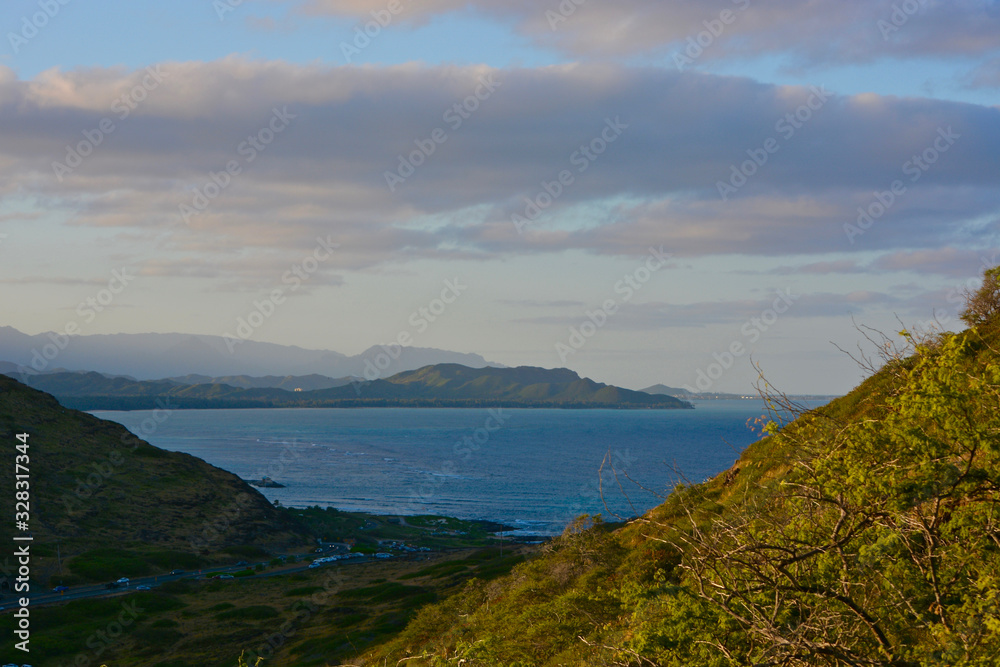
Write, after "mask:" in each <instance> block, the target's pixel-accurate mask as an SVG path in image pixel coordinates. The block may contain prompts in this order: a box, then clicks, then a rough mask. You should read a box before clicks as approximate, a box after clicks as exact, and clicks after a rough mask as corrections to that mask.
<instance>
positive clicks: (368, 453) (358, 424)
mask: <svg viewBox="0 0 1000 667" xmlns="http://www.w3.org/2000/svg"><path fill="white" fill-rule="evenodd" d="M765 413H766V407H765V405H764V403H763V402H762V401H753V400H732V401H705V402H701V403H698V404H697V406H696V409H695V410H556V409H552V410H550V409H516V410H512V409H506V408H504V409H493V410H485V409H483V410H480V409H446V408H443V409H421V408H367V409H336V408H334V409H322V408H317V409H259V410H173V411H169V412H164V411H155V412H154V411H133V412H115V411H94V412H93V413H92V414H94V415H95V416H97V417H100V418H102V419H108V420H111V421H116V422H118V423H120V424H123V425H124V426H125V427H126V428H128V429H129V430H131V431H132V432H133V433H135V434H137V435H139V436H140V437H142V438H143V439H145V440H147V441H148V442H150V443H152V444H153V445H156V446H157V447H160V448H163V449H167V450H171V451H178V452H186V453H188V454H193V455H194V456H197V457H199V458H201V459H203V460H205V461H207V462H208V463H211V464H212V465H215V466H218V467H219V468H222V469H224V470H228V471H230V472H232V473H235V474H236V475H239V476H240V477H242V478H244V479H260V478H262V477H264V476H268V477H270V478H272V479H273V480H274V481H276V482H279V483H281V484H284V485H285V488H262V489H260V491H261V493H263V494H264V495H265V496H266V497H267V498H268V499H270V500H272V501H274V500H278V501H280V502H281V504H283V505H286V506H292V507H306V506H312V505H319V506H320V507H328V506H332V507H336V508H338V509H342V510H349V511H365V512H371V513H376V514H406V515H412V514H440V515H447V516H454V517H458V518H462V519H488V520H491V521H498V522H502V523H505V524H507V525H510V526H512V527H514V528H516V529H517V532H519V533H521V534H525V535H527V534H532V535H553V534H558V533H560V532H562V530H563V528H564V527H565V526H566V524H567V523H569V522H570V521H571V520H572V519H573V518H574V517H576V516H578V515H580V514H602V515H603V516H604V517H605V518H606V519H611V520H613V519H615V518H625V517H632V516H635V515H637V514H639V513H641V512H643V511H645V510H647V509H650V508H651V507H654V506H655V505H657V504H659V503H660V502H661V500H662V498H661V497H662V496H663V495H666V494H667V493H669V491H670V489H671V488H672V487H673V486H674V485H675V484H676V483H677V482H678V481H684V482H691V483H694V482H700V481H703V480H705V479H708V478H709V477H712V476H714V475H716V474H718V473H719V472H721V471H722V470H725V469H726V468H728V467H729V466H730V465H732V464H733V462H734V461H735V460H736V458H737V457H738V456H739V453H740V452H741V451H742V450H743V449H744V448H745V447H746V446H747V445H749V444H750V443H751V442H753V441H754V440H756V439H757V433H755V432H754V431H753V430H752V429H751V428H750V427H749V426H748V420H753V419H754V418H755V417H758V416H760V415H762V414H765ZM602 461H603V463H604V470H603V472H602ZM612 468H613V470H614V471H616V472H617V473H618V474H617V479H616V476H615V474H614V472H613V471H612Z"/></svg>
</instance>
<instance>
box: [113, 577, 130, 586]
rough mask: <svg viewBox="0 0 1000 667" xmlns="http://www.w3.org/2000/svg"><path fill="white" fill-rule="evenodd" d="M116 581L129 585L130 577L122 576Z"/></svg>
mask: <svg viewBox="0 0 1000 667" xmlns="http://www.w3.org/2000/svg"><path fill="white" fill-rule="evenodd" d="M115 583H116V584H122V585H124V586H128V577H122V578H121V579H119V580H118V581H116V582H115Z"/></svg>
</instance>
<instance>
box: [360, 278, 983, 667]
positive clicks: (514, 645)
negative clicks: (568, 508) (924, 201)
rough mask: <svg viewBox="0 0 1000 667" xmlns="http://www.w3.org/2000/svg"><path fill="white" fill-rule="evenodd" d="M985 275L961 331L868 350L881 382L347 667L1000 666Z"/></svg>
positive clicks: (581, 524) (577, 527)
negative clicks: (979, 303) (879, 360)
mask: <svg viewBox="0 0 1000 667" xmlns="http://www.w3.org/2000/svg"><path fill="white" fill-rule="evenodd" d="M987 279H988V280H987V283H988V286H989V287H990V289H991V290H992V292H991V293H992V295H993V300H992V302H991V303H992V306H990V307H989V308H986V309H982V308H973V306H970V310H967V311H966V313H964V314H963V317H964V318H965V319H966V321H967V322H969V323H970V324H973V325H975V326H974V328H972V329H969V330H967V331H965V332H962V333H960V334H942V335H940V336H937V337H934V338H929V339H926V340H915V339H914V338H913V337H911V336H909V335H905V336H904V343H905V344H906V345H908V347H907V348H905V349H907V350H908V351H909V354H904V353H903V350H900V349H899V348H898V347H894V346H893V345H894V344H893V341H891V340H889V339H886V340H884V341H876V342H877V343H879V344H880V347H881V349H882V350H887V351H888V354H887V356H886V358H885V363H884V365H883V366H882V368H881V369H880V370H879V371H878V372H877V373H875V374H874V375H873V376H872V377H870V378H869V379H868V380H866V381H865V382H864V383H862V384H861V385H860V386H859V387H858V388H856V389H855V390H854V391H853V392H851V393H850V394H848V395H847V396H845V397H842V398H840V399H837V400H835V401H833V402H832V403H830V404H829V405H827V406H825V407H823V408H821V409H818V410H814V411H809V412H804V413H802V414H801V415H800V416H799V417H798V418H797V419H795V420H794V421H793V422H791V423H787V424H779V423H776V422H770V423H767V424H765V425H764V434H765V437H763V438H762V439H761V440H759V441H758V442H756V443H754V444H753V445H751V446H750V447H748V448H747V449H746V450H745V451H744V452H743V453H742V455H741V456H740V458H739V460H738V461H737V463H736V464H735V465H734V466H733V467H732V468H731V469H730V470H728V471H726V472H725V473H722V474H720V475H719V476H717V477H716V478H714V479H712V480H709V481H708V482H705V483H704V484H699V485H693V486H680V487H678V488H677V489H676V490H675V491H674V492H673V493H671V495H670V496H669V497H667V498H666V499H665V502H664V503H663V504H662V505H660V506H658V507H657V508H655V509H653V510H652V511H650V512H648V513H647V514H645V515H644V516H642V517H640V518H638V519H636V520H631V521H629V522H627V523H624V524H617V525H615V524H608V523H604V522H602V521H601V520H600V518H593V517H581V518H580V519H578V520H577V521H576V522H575V523H574V524H573V525H571V526H569V527H568V528H567V530H566V532H565V533H564V534H563V536H562V537H561V538H560V539H559V540H557V541H556V542H554V543H553V544H551V545H548V546H547V547H546V548H545V550H544V551H545V552H546V553H545V555H544V556H542V557H540V558H537V559H535V560H533V561H530V562H528V563H525V564H523V565H520V566H518V567H517V568H516V569H515V570H514V571H513V572H512V573H511V574H510V575H509V576H508V577H505V578H504V579H502V580H498V581H494V582H489V583H487V582H475V581H473V582H470V583H469V584H467V585H466V588H465V589H464V590H463V592H462V593H460V594H458V595H455V596H452V597H451V598H449V599H447V600H445V601H444V602H441V603H438V604H436V605H431V606H429V607H427V608H425V609H423V610H422V611H421V612H420V614H419V615H418V616H417V618H416V619H415V620H414V621H413V622H411V623H410V625H409V626H408V627H407V629H406V630H405V631H404V632H403V633H402V634H401V635H400V636H399V637H398V638H397V639H396V640H394V641H392V642H389V643H387V644H385V645H384V646H382V647H380V648H379V649H377V650H375V651H369V652H365V653H364V655H361V656H359V657H358V659H357V660H356V661H355V663H354V664H365V665H376V664H378V665H381V664H386V663H388V664H401V663H402V661H404V660H405V664H407V665H445V664H456V663H458V664H463V665H466V666H468V667H472V666H479V665H482V666H486V665H497V664H504V665H552V666H555V665H569V664H572V665H635V666H637V667H638V666H653V665H663V666H667V665H670V666H676V667H680V666H684V667H689V666H700V665H706V666H708V665H711V666H716V665H717V666H720V667H721V666H723V665H789V666H802V667H805V666H812V665H836V666H840V665H845V666H846V665H880V666H886V667H889V666H895V667H902V666H909V665H913V666H917V665H938V664H939V665H964V666H973V665H975V666H980V665H982V666H985V665H995V664H998V663H1000V577H998V575H997V573H998V572H1000V539H998V536H1000V269H994V270H992V273H990V272H988V273H987ZM985 289H987V287H984V290H985ZM974 303H975V302H973V304H974ZM904 333H905V332H904ZM774 400H775V407H776V408H781V407H785V408H787V407H790V406H789V405H788V404H787V403H785V402H784V401H783V399H782V397H780V396H778V397H774ZM625 488H626V489H627V488H628V487H625Z"/></svg>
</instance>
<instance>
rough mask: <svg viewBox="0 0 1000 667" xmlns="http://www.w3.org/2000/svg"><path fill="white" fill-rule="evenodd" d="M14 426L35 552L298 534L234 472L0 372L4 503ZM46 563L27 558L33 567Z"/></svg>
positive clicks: (279, 540)
mask: <svg viewBox="0 0 1000 667" xmlns="http://www.w3.org/2000/svg"><path fill="white" fill-rule="evenodd" d="M166 418H167V419H169V416H167V417H166ZM18 433H28V434H29V435H30V438H29V440H28V442H29V446H30V448H29V452H28V453H29V456H30V466H29V468H30V470H31V479H30V482H31V513H30V514H31V524H30V525H31V530H32V533H33V534H34V536H35V542H34V545H35V546H34V548H35V549H36V551H37V552H38V553H53V552H54V551H55V543H56V539H57V538H58V540H59V544H60V547H61V552H62V555H63V557H66V556H67V555H73V554H76V553H82V552H84V551H87V550H89V549H95V548H101V547H114V548H123V547H128V548H133V547H134V548H139V549H157V550H176V551H186V552H192V551H198V550H202V549H206V548H207V550H209V551H215V550H217V549H221V548H223V547H226V546H232V545H257V546H261V547H279V546H284V545H289V544H293V543H302V542H303V541H304V540H305V534H306V533H305V531H304V530H303V529H302V528H301V527H299V525H298V524H296V523H295V522H294V520H292V519H291V517H289V515H288V514H287V513H285V512H282V511H278V510H276V509H275V508H274V507H272V506H271V505H270V503H269V502H268V501H267V499H266V498H264V496H263V495H261V494H260V493H259V492H258V491H257V490H255V489H254V488H253V487H250V486H248V485H247V484H245V483H244V482H243V481H241V480H240V479H239V478H237V477H236V476H235V475H232V474H230V473H228V472H225V471H223V470H220V469H218V468H215V467H214V466H211V465H209V464H207V463H205V462H204V461H202V460H201V459H198V458H195V457H193V456H190V455H188V454H182V453H174V452H166V451H164V450H161V449H158V448H156V447H153V446H152V445H149V444H148V443H146V442H143V441H141V440H139V439H137V438H136V437H135V436H133V435H132V434H131V433H129V431H128V430H127V429H125V428H124V427H123V426H121V425H119V424H115V423H112V422H107V421H103V420H100V419H97V418H96V417H93V416H91V415H88V414H86V413H82V412H77V411H75V410H69V409H67V408H64V407H62V406H61V405H59V403H58V402H57V401H56V400H55V399H54V398H53V397H52V396H49V395H48V394H44V393H42V392H39V391H36V390H34V389H31V388H30V387H26V386H24V385H22V384H20V383H18V382H17V381H16V380H13V379H11V378H8V377H6V376H0V443H2V447H3V451H4V452H5V458H6V459H7V461H8V463H9V464H10V465H9V469H10V472H9V473H8V474H4V475H0V498H4V499H5V500H4V502H5V503H9V502H12V501H13V497H14V488H13V487H14V478H13V474H12V473H13V462H14V454H15V452H14V446H15V445H16V444H17V440H16V439H15V435H16V434H18ZM12 528H13V526H12V525H11V524H10V522H4V523H3V528H2V534H0V540H4V541H5V542H6V543H10V537H11V531H12ZM206 529H208V532H206ZM192 538H194V540H195V543H196V544H195V545H192ZM196 546H197V547H198V548H195V547H196ZM50 565H51V563H47V562H45V561H44V560H43V561H37V562H36V563H35V564H34V567H35V572H36V573H37V574H39V575H41V574H43V573H44V572H45V571H46V568H47V567H49V566H50Z"/></svg>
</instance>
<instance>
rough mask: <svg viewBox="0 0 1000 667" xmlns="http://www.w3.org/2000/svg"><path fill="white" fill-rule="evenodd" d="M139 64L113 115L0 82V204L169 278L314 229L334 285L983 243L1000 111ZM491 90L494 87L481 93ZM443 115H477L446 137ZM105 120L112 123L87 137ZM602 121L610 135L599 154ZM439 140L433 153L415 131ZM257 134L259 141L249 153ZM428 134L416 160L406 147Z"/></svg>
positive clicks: (628, 80) (353, 71)
mask: <svg viewBox="0 0 1000 667" xmlns="http://www.w3.org/2000/svg"><path fill="white" fill-rule="evenodd" d="M581 11H582V8H581ZM154 68H156V71H158V72H160V73H161V74H162V83H160V84H158V86H157V87H155V88H154V89H152V90H149V91H147V93H148V94H147V95H146V96H145V98H144V99H143V101H142V102H141V103H138V104H137V105H136V106H135V108H134V109H131V110H130V111H129V113H128V114H127V115H125V116H124V117H123V115H122V113H120V112H116V111H115V110H114V104H115V100H116V99H120V98H121V96H122V95H127V94H129V91H131V90H133V89H135V87H136V86H141V85H142V81H143V78H144V77H147V76H149V73H148V71H147V70H145V69H143V70H138V71H134V72H130V71H125V70H121V69H96V68H87V69H80V70H73V71H68V72H63V71H60V70H49V71H47V72H44V73H42V74H40V75H39V76H37V77H35V78H34V79H31V80H27V81H21V80H18V79H17V78H16V77H15V76H14V75H13V72H12V71H11V70H9V69H7V68H3V67H0V164H3V165H4V166H5V172H6V173H8V174H10V177H9V178H8V179H6V180H5V181H4V183H3V184H0V193H3V194H5V195H7V196H10V197H13V198H14V199H16V198H17V196H19V193H24V192H30V193H32V196H33V197H35V198H36V199H37V201H38V202H39V206H44V207H45V208H46V209H49V210H53V211H55V210H65V211H69V212H71V213H72V214H74V217H73V222H72V223H71V224H73V225H77V226H83V227H101V228H108V229H114V230H116V231H117V232H119V233H122V234H131V235H140V236H142V235H145V236H146V237H147V238H148V239H149V240H150V241H151V242H153V243H155V244H156V247H157V248H158V249H160V250H161V251H162V252H163V253H167V254H169V255H170V257H171V258H172V259H171V261H172V262H173V264H171V265H170V266H173V267H174V268H172V269H169V270H170V271H174V273H173V274H172V275H185V276H205V277H209V276H215V275H217V274H218V272H220V271H222V272H225V271H229V272H232V274H233V276H234V279H236V280H243V279H244V277H247V276H248V271H250V270H248V269H245V268H244V266H256V267H258V268H257V269H256V272H257V274H258V275H260V276H264V275H265V274H266V272H267V271H270V270H271V269H270V268H266V269H265V268H264V267H270V266H271V264H270V263H271V262H277V261H279V260H280V262H284V263H287V262H294V261H298V260H301V258H302V256H303V253H306V252H308V251H309V250H310V249H311V248H312V247H313V246H314V245H315V243H316V239H317V238H319V237H323V238H326V237H327V236H330V237H331V238H332V240H333V241H335V242H337V243H340V244H341V245H342V247H344V248H345V249H349V251H346V252H344V253H342V254H340V255H339V256H338V257H337V258H336V266H335V267H333V266H332V265H331V269H330V271H331V272H337V271H342V270H349V269H359V268H367V267H376V266H384V265H389V264H392V263H398V262H400V261H404V260H407V259H416V258H437V259H442V258H443V259H447V258H456V259H458V258H461V259H469V258H489V257H499V256H504V255H520V254H527V253H552V252H562V251H564V250H568V249H583V250H586V251H589V252H592V253H596V254H607V255H632V256H641V255H644V254H646V252H647V250H646V249H647V248H648V247H649V246H650V245H653V246H657V247H658V246H660V245H663V247H664V249H665V251H667V252H673V253H675V254H676V255H678V256H685V255H686V256H690V257H694V256H707V255H714V254H733V253H736V254H746V255H777V254H781V253H796V254H819V253H822V254H828V253H829V252H831V251H834V250H837V249H840V250H843V251H844V252H852V251H855V250H883V251H896V250H907V251H913V250H918V249H930V248H940V247H942V246H947V245H955V246H960V245H965V246H969V245H974V244H977V243H979V244H982V245H986V241H985V239H989V238H995V237H996V236H997V234H998V232H1000V221H998V220H997V218H996V211H997V210H1000V192H998V191H997V189H996V183H997V181H998V177H1000V165H998V163H997V161H996V155H997V154H1000V110H998V109H996V108H988V107H981V106H975V105H969V104H957V103H950V102H944V101H940V100H930V99H899V98H892V97H879V96H875V95H864V96H855V97H844V96H839V95H835V94H833V93H824V99H825V100H826V101H825V102H824V103H823V104H822V105H821V107H820V108H819V109H818V110H816V111H812V112H810V115H809V119H808V120H807V121H806V122H802V123H800V125H799V126H798V128H797V129H796V130H795V132H794V133H793V136H791V137H788V138H786V137H785V136H784V134H783V133H782V132H781V131H779V130H778V128H779V127H781V125H780V124H781V123H782V122H788V120H787V119H788V117H789V116H788V115H789V114H792V115H793V117H794V115H795V114H796V113H800V112H801V109H803V105H806V104H808V103H809V102H810V100H811V99H813V100H814V99H815V96H816V94H817V93H816V91H815V90H811V89H809V88H799V87H787V86H773V85H765V84H761V83H757V82H754V81H751V80H748V79H742V78H736V77H723V76H715V75H708V74H700V73H691V72H686V73H678V72H665V71H662V70H657V69H647V68H632V67H622V66H614V65H607V64H572V65H564V66H556V67H544V68H536V69H524V68H515V69H509V70H494V69H490V68H486V67H453V66H436V67H432V66H423V65H416V64H410V65H399V66H393V67H373V66H364V67H325V66H320V65H310V66H300V65H293V64H289V63H285V62H279V61H253V60H246V59H243V58H239V57H230V58H226V59H223V60H219V61H214V62H207V63H201V62H184V63H170V62H167V63H161V64H158V65H156V66H154ZM485 81H493V82H494V83H493V84H492V85H493V86H494V92H492V94H490V95H488V96H487V97H486V98H485V99H477V98H475V97H474V95H475V93H476V91H477V90H479V91H480V93H482V91H483V90H484V89H483V86H484V85H485V84H484V82H485ZM470 96H473V97H470ZM469 100H472V101H471V102H469ZM456 104H458V105H464V104H468V105H469V107H468V108H473V107H475V110H474V111H471V112H465V117H464V118H461V123H456V122H455V119H456V118H459V117H458V116H449V115H448V114H449V111H452V110H454V108H455V105H456ZM276 116H281V117H285V118H287V124H286V126H285V127H283V128H282V130H281V131H280V132H275V131H272V130H271V129H270V126H271V123H272V121H273V120H274V119H275V117H276ZM105 119H107V120H108V122H110V123H112V124H113V126H114V129H113V130H112V131H110V132H98V129H97V128H100V127H101V123H102V122H103V121H104V120H105ZM449 119H450V120H449ZM609 124H610V125H609ZM611 125H614V126H618V127H622V128H623V129H622V130H621V132H620V136H618V137H617V138H616V140H615V141H614V142H613V143H608V142H606V141H604V140H603V139H602V133H605V134H606V130H607V128H608V127H609V126H611ZM105 127H106V125H105ZM946 128H950V131H952V132H954V133H955V134H957V135H959V137H960V138H959V139H958V140H957V141H956V142H955V143H954V145H953V146H951V147H950V148H949V150H948V152H947V153H943V154H940V155H939V156H938V158H939V159H936V161H935V162H934V164H933V165H931V166H929V168H928V169H927V170H926V171H921V172H919V181H917V182H911V181H909V180H907V181H906V187H907V190H906V192H905V194H904V195H902V196H900V197H898V200H897V201H896V202H895V203H894V205H893V206H892V207H891V209H890V210H889V211H888V212H887V213H886V214H885V215H884V216H883V217H881V218H879V219H878V220H877V221H876V222H875V223H874V224H873V225H872V226H871V227H870V229H867V230H866V233H865V235H864V236H862V237H860V238H858V239H857V240H856V244H855V245H853V246H852V245H851V244H850V243H848V239H847V238H846V236H845V233H844V225H845V224H846V223H850V222H852V221H854V220H855V219H856V218H857V215H858V213H857V209H858V207H860V206H869V205H870V204H871V202H872V201H873V193H875V192H881V191H885V190H886V189H887V188H889V187H890V184H891V183H892V182H893V181H894V180H897V179H903V178H909V177H908V176H907V175H906V173H905V171H904V168H905V165H906V164H907V163H908V162H909V161H911V160H913V159H914V157H917V156H920V155H922V154H923V153H924V152H925V151H926V150H927V149H928V148H929V147H933V145H934V141H935V139H936V138H937V137H938V136H939V132H941V131H944V130H945V129H946ZM435 130H440V131H441V132H443V133H444V136H445V140H444V141H439V142H435V141H433V140H432V139H430V137H431V136H432V135H433V134H434V132H435ZM436 136H438V137H439V138H440V136H441V135H436ZM88 137H89V138H88ZM95 137H96V138H99V141H97V139H94V138H95ZM262 137H264V138H267V139H268V142H267V143H266V144H265V145H263V146H261V147H260V149H259V150H258V149H253V150H250V149H249V148H248V146H250V145H251V143H248V142H253V141H260V140H261V138H262ZM769 138H777V139H778V141H779V150H778V151H777V152H775V153H773V154H771V155H770V157H769V159H768V161H767V162H766V163H765V164H764V165H762V166H760V167H759V168H757V169H755V170H754V172H755V173H754V174H753V175H752V177H750V178H748V179H747V183H746V185H745V186H743V187H741V188H740V189H739V191H738V192H737V193H736V194H735V195H733V196H731V197H730V198H729V199H728V200H727V201H723V200H722V198H721V197H720V195H719V187H718V184H719V182H721V181H726V180H727V179H729V178H730V177H731V174H732V173H733V169H734V168H738V165H741V164H744V163H746V161H747V160H748V159H750V158H749V156H750V155H751V154H754V151H759V149H760V147H761V146H763V145H764V142H765V141H766V140H768V139H769ZM428 141H430V142H431V143H430V145H431V146H433V152H432V153H431V154H426V155H422V154H420V151H421V150H422V149H421V148H420V147H421V146H424V147H425V148H424V149H423V150H427V151H429V150H430V149H427V148H426V147H427V146H428V143H427V142H428ZM87 142H91V143H94V142H96V145H93V146H90V148H89V150H88V151H87V152H88V153H90V154H89V155H88V156H86V157H85V158H84V159H83V161H82V164H79V165H78V166H75V167H73V168H72V169H71V171H68V172H65V173H62V174H59V175H58V176H57V174H55V173H54V168H53V164H54V163H56V162H62V163H67V164H68V161H67V156H68V155H69V154H70V153H72V152H73V151H77V150H78V149H80V150H81V152H82V150H83V148H87ZM597 149H600V154H599V155H598V154H595V155H594V158H593V159H592V160H590V159H585V160H582V161H581V155H582V154H583V153H581V151H587V150H594V151H596V150H597ZM251 156H252V159H251ZM411 158H412V159H413V160H417V159H418V158H420V161H421V162H422V164H421V165H419V166H418V167H417V168H416V169H415V170H414V172H413V173H412V175H409V176H407V177H406V179H405V181H404V182H402V183H397V184H396V185H397V187H396V188H395V191H394V192H393V191H390V189H389V187H388V186H387V181H386V174H387V172H388V173H392V172H397V171H399V170H400V167H399V165H400V164H401V160H403V161H407V160H410V159H411ZM227 165H230V166H233V165H235V167H237V168H238V171H236V172H234V174H233V175H231V176H230V175H228V174H227V173H226V168H227ZM581 165H583V166H584V167H585V169H583V168H582V167H581ZM562 172H568V173H569V174H570V175H571V176H572V183H570V184H568V185H566V186H565V187H563V188H562V191H561V192H560V194H559V195H558V196H557V197H556V198H555V200H554V202H553V203H552V204H551V206H549V207H547V208H546V209H545V211H544V212H543V213H542V215H540V216H538V218H537V219H535V220H533V221H532V222H531V224H530V225H528V226H527V228H526V229H524V230H522V232H523V233H521V234H519V233H518V232H517V229H516V228H515V226H514V225H513V224H512V223H511V215H513V214H514V213H518V212H522V211H523V210H524V207H525V206H526V201H527V200H528V199H532V200H536V201H540V200H539V194H540V193H542V192H543V191H544V188H545V187H546V184H548V187H550V188H551V187H552V185H551V184H552V183H553V182H555V181H557V180H558V179H559V177H560V174H561V173H562ZM59 176H61V180H60V178H59ZM220 184H221V185H220ZM208 194H210V195H212V196H211V197H209V196H207V195H208ZM198 197H202V198H203V199H202V201H203V202H204V203H206V204H207V206H206V207H205V208H204V210H203V211H198V212H195V213H194V214H192V215H191V216H190V217H189V219H188V220H187V221H185V220H184V219H183V217H182V214H181V205H186V206H189V207H193V206H196V204H197V202H198V199H197V198H198ZM990 245H995V244H990ZM234 255H239V259H240V262H242V263H243V264H241V265H239V266H237V265H235V264H233V263H232V262H231V260H232V258H233V256H234ZM191 263H195V264H197V263H201V264H203V265H204V266H202V267H201V268H200V269H196V268H194V267H192V266H191V265H190V264H191ZM168 268H169V267H168ZM163 270H164V271H166V270H168V269H167V268H165V269H163ZM816 270H817V271H818V270H819V269H818V268H817V269H816ZM248 279H249V278H248Z"/></svg>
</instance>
